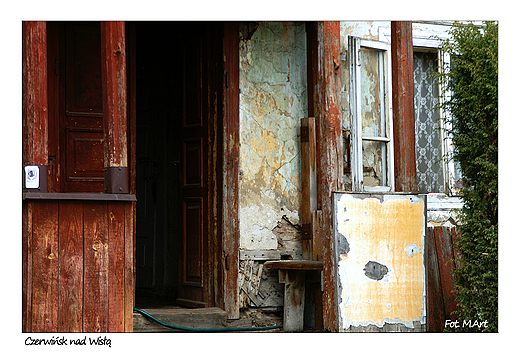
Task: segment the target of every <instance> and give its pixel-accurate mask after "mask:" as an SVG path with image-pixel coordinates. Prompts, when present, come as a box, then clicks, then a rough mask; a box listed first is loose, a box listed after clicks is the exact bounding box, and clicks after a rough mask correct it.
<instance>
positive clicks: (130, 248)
mask: <svg viewBox="0 0 520 354" xmlns="http://www.w3.org/2000/svg"><path fill="white" fill-rule="evenodd" d="M134 215H135V203H131V204H130V203H125V232H124V238H125V265H124V277H125V283H124V288H125V297H124V301H125V304H124V306H125V308H124V311H125V319H124V331H125V332H133V318H134V317H133V312H134V297H135V237H136V235H135V217H134Z"/></svg>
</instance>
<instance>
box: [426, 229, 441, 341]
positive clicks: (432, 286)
mask: <svg viewBox="0 0 520 354" xmlns="http://www.w3.org/2000/svg"><path fill="white" fill-rule="evenodd" d="M426 242H427V247H426V249H427V252H428V255H427V270H428V327H429V328H428V331H429V332H442V331H443V327H444V300H443V296H442V288H441V280H440V277H439V262H438V259H437V247H436V243H435V232H434V228H433V227H428V233H427V241H426Z"/></svg>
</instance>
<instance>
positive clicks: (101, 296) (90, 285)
mask: <svg viewBox="0 0 520 354" xmlns="http://www.w3.org/2000/svg"><path fill="white" fill-rule="evenodd" d="M83 213H84V252H85V254H84V257H85V260H84V264H85V269H84V277H85V278H84V279H85V280H84V281H85V286H84V294H85V295H84V296H85V298H84V305H83V306H84V310H83V313H84V316H83V330H84V331H85V332H106V331H107V330H108V303H109V296H108V263H109V260H108V255H109V254H108V217H107V204H106V203H103V202H85V203H84V205H83Z"/></svg>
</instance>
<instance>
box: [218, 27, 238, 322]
mask: <svg viewBox="0 0 520 354" xmlns="http://www.w3.org/2000/svg"><path fill="white" fill-rule="evenodd" d="M224 76H225V77H224V92H223V120H224V121H223V134H222V135H223V141H222V143H223V151H222V153H223V171H222V174H223V186H222V205H223V208H222V238H223V253H224V267H225V271H224V304H225V310H226V311H227V313H228V318H229V319H238V318H239V316H240V304H239V300H240V299H239V293H238V291H239V289H238V249H239V242H240V240H239V220H238V167H239V160H238V157H239V89H240V88H239V31H238V23H237V22H226V23H225V24H224Z"/></svg>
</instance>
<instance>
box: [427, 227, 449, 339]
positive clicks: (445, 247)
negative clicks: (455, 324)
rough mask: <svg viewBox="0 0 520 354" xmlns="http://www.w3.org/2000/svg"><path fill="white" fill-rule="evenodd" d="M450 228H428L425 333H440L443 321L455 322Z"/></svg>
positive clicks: (442, 328) (442, 329)
mask: <svg viewBox="0 0 520 354" xmlns="http://www.w3.org/2000/svg"><path fill="white" fill-rule="evenodd" d="M456 237H457V231H456V228H455V227H454V226H445V225H442V226H433V227H428V234H427V248H426V249H427V252H428V255H427V259H428V265H427V269H428V327H429V328H428V331H429V332H443V331H444V325H445V321H446V320H451V321H455V320H457V318H456V316H455V315H453V314H452V313H453V312H454V311H455V310H457V300H456V294H455V277H454V275H453V272H454V270H455V268H456V263H455V259H456V256H457V253H456V249H455V247H454V241H455V238H456Z"/></svg>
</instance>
